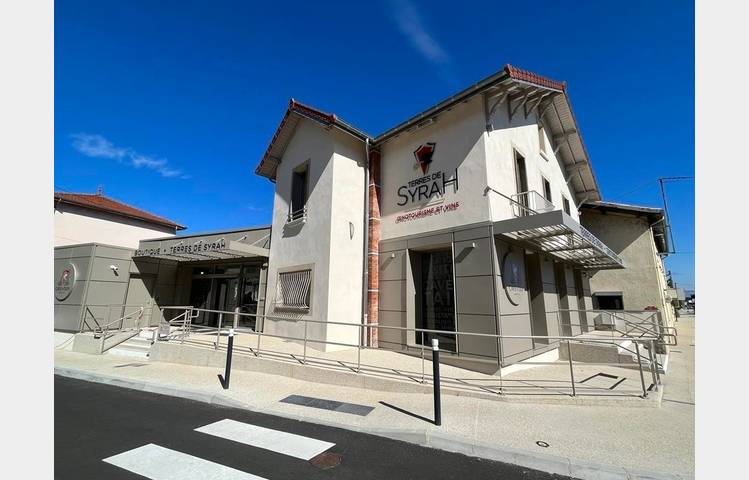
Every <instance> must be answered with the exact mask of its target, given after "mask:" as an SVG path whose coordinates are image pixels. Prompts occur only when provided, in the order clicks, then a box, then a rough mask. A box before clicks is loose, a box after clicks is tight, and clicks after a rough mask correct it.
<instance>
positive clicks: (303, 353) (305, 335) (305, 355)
mask: <svg viewBox="0 0 749 480" xmlns="http://www.w3.org/2000/svg"><path fill="white" fill-rule="evenodd" d="M302 321H303V322H304V348H303V350H302V365H306V364H307V321H306V320H302Z"/></svg>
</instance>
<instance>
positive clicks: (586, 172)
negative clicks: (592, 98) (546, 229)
mask: <svg viewBox="0 0 749 480" xmlns="http://www.w3.org/2000/svg"><path fill="white" fill-rule="evenodd" d="M482 93H486V94H487V97H490V98H491V99H492V101H498V102H505V101H506V102H508V103H509V104H510V108H511V110H514V111H515V112H517V114H525V116H526V117H527V116H528V115H529V114H530V113H531V112H533V111H535V112H537V114H538V115H539V116H540V117H542V118H543V119H544V123H545V125H546V126H547V129H548V131H547V133H548V135H549V137H550V138H551V139H552V142H553V143H554V144H555V145H554V147H555V154H557V156H558V158H560V159H561V161H562V164H563V166H564V168H565V172H564V173H565V176H566V177H567V179H568V181H569V184H570V186H571V188H572V189H573V191H574V192H575V194H576V200H577V201H578V202H584V201H596V200H600V199H601V193H600V190H599V188H598V182H597V181H596V178H595V175H594V173H593V169H592V167H591V164H590V159H589V157H588V152H587V150H586V149H585V145H584V144H583V140H582V136H581V135H580V129H579V128H578V126H577V120H576V119H575V115H574V113H573V112H572V106H571V104H570V101H569V97H568V96H567V84H566V83H565V82H559V81H556V80H552V79H550V78H546V77H543V76H541V75H538V74H536V73H533V72H529V71H527V70H523V69H520V68H517V67H514V66H512V65H509V64H508V65H505V66H504V68H503V69H502V70H500V71H499V72H496V73H494V74H493V75H490V76H488V77H486V78H484V79H483V80H481V81H479V82H477V83H475V84H474V85H471V86H470V87H468V88H466V89H464V90H462V91H461V92H459V93H457V94H455V95H453V96H451V97H448V98H447V99H445V100H443V101H441V102H439V103H437V104H436V105H434V106H432V107H430V108H428V109H426V110H424V111H423V112H421V113H419V114H417V115H414V116H413V117H411V118H409V119H408V120H406V121H404V122H402V123H400V124H398V125H396V126H395V127H393V128H391V129H389V130H387V131H385V132H384V133H382V134H380V135H378V136H377V137H374V138H371V137H369V136H368V135H367V134H365V133H364V132H362V131H361V130H358V129H356V128H354V127H352V126H351V125H349V124H347V123H345V122H342V121H341V120H340V119H338V118H337V117H336V116H335V115H334V114H330V113H325V112H322V111H320V110H317V109H315V108H312V107H310V106H307V105H303V104H301V103H299V102H296V101H295V100H294V99H292V100H291V101H290V102H289V107H288V109H287V110H286V114H285V115H284V117H283V119H282V120H281V123H280V125H279V126H278V129H277V130H276V133H275V135H274V136H273V139H272V140H271V143H270V145H269V146H268V149H267V150H266V152H265V155H263V158H262V159H261V161H260V164H259V165H258V167H257V169H256V170H255V173H257V174H258V175H262V176H264V177H268V178H269V179H271V180H272V181H273V180H275V175H276V168H277V166H278V164H279V163H280V161H281V157H282V156H283V152H284V150H285V148H286V145H288V142H289V141H290V139H291V137H292V135H293V132H294V128H295V127H296V124H297V123H298V121H299V119H301V118H309V119H311V120H313V121H316V122H318V123H321V124H323V125H324V126H326V127H333V126H335V127H338V128H341V129H343V130H346V131H348V132H349V133H352V134H354V135H355V136H358V137H359V138H361V139H362V140H365V139H369V141H370V142H371V143H372V146H373V147H375V148H376V147H377V146H378V145H380V144H382V143H384V142H386V141H388V140H389V139H391V138H394V137H396V136H398V135H400V134H401V133H403V132H407V131H409V130H411V129H413V128H417V127H419V126H420V125H422V124H424V122H429V121H430V119H433V118H435V117H436V116H438V115H439V114H441V113H442V112H444V111H447V110H450V109H452V108H453V107H454V106H455V105H457V104H458V103H461V102H465V101H467V100H468V99H470V98H472V97H473V96H475V95H478V94H482ZM529 107H530V108H529Z"/></svg>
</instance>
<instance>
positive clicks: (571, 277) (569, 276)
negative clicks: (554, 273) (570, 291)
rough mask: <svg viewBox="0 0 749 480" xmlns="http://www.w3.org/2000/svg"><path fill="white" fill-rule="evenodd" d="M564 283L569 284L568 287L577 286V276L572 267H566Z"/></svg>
mask: <svg viewBox="0 0 749 480" xmlns="http://www.w3.org/2000/svg"><path fill="white" fill-rule="evenodd" d="M564 281H565V282H567V286H568V287H574V286H575V274H574V272H573V271H572V269H571V268H570V267H566V266H565V267H564Z"/></svg>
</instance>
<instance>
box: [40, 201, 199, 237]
mask: <svg viewBox="0 0 749 480" xmlns="http://www.w3.org/2000/svg"><path fill="white" fill-rule="evenodd" d="M58 202H63V203H68V204H71V205H78V206H80V207H85V208H90V209H92V210H99V211H102V212H108V213H114V214H117V215H122V216H124V217H130V218H135V219H138V220H143V221H144V222H148V223H154V224H156V225H163V226H165V227H171V228H174V229H175V230H184V229H185V228H187V227H185V226H183V225H180V224H178V223H174V222H172V221H171V220H167V219H166V218H164V217H159V216H157V215H154V214H152V213H149V212H146V211H145V210H141V209H139V208H135V207H132V206H130V205H127V204H125V203H122V202H118V201H117V200H114V199H112V198H109V197H106V196H104V195H98V194H90V193H65V192H55V204H57V203H58Z"/></svg>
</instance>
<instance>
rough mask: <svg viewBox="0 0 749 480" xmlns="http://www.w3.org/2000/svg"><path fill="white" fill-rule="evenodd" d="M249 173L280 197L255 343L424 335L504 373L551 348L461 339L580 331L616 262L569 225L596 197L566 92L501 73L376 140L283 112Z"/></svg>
mask: <svg viewBox="0 0 749 480" xmlns="http://www.w3.org/2000/svg"><path fill="white" fill-rule="evenodd" d="M256 173H257V174H258V175H262V176H265V177H267V178H268V179H269V180H271V181H273V182H275V198H274V208H273V221H272V228H271V246H270V256H269V263H268V289H267V302H266V305H265V314H266V316H267V317H268V323H267V324H266V325H265V327H264V328H265V331H268V332H270V333H274V334H279V335H284V336H294V337H300V336H301V333H302V329H304V328H305V326H304V324H305V323H306V322H300V321H299V320H300V319H309V320H315V321H317V322H320V323H315V324H309V328H311V331H309V332H307V333H306V335H307V337H308V338H311V339H314V340H317V341H319V342H326V343H320V344H317V345H315V347H314V348H321V349H326V350H328V349H336V348H345V346H346V345H356V344H357V342H359V341H360V340H363V341H366V342H367V343H368V344H369V345H371V346H378V347H380V348H390V349H395V350H399V351H409V350H411V349H418V348H419V347H420V345H421V344H423V343H429V342H430V341H431V336H432V335H431V334H427V335H425V336H424V337H423V338H422V337H421V335H415V334H414V332H413V331H412V330H409V329H414V328H421V329H434V330H443V331H450V332H456V335H451V334H444V335H443V334H438V336H437V338H439V340H440V342H441V347H442V348H443V349H444V350H446V351H450V352H453V353H454V354H455V355H456V356H459V357H460V358H463V359H465V360H467V361H468V360H470V361H478V362H489V363H493V364H495V365H496V364H499V363H501V364H510V363H513V362H516V361H519V360H522V359H525V358H528V357H530V356H533V355H536V354H539V353H542V352H544V351H547V350H549V349H552V348H554V345H553V342H551V344H550V342H549V341H548V340H542V339H539V340H531V339H503V340H502V341H501V342H496V341H495V340H494V339H491V338H483V339H482V338H478V337H469V336H465V335H464V336H461V335H459V334H458V333H459V332H475V333H490V334H504V335H518V336H522V335H526V336H530V335H538V336H558V335H560V334H561V335H575V334H579V333H581V332H583V331H587V330H588V329H590V328H592V319H591V318H589V316H588V314H587V313H585V312H583V310H589V309H590V308H592V298H591V295H590V287H589V272H593V271H598V270H602V269H621V268H623V267H624V263H625V262H623V261H622V259H621V258H620V257H619V256H618V255H617V254H616V253H615V252H614V251H613V250H612V249H610V248H609V247H607V246H606V245H605V243H604V242H602V241H601V240H599V239H598V238H596V237H595V236H594V235H593V234H591V233H590V232H589V231H588V230H586V229H585V228H584V227H582V226H581V225H580V221H579V212H578V207H579V205H580V204H582V203H583V202H586V201H597V200H600V199H601V195H600V192H599V189H598V184H597V182H596V178H595V175H594V173H593V169H592V166H591V163H590V159H589V158H588V154H587V152H586V150H585V146H584V144H583V140H582V136H581V134H580V128H579V127H578V125H577V122H576V120H575V116H574V114H573V112H572V107H571V104H570V101H569V97H568V95H567V88H566V84H564V83H561V82H557V81H554V80H550V79H547V78H544V77H541V76H539V75H536V74H534V73H531V72H527V71H524V70H520V69H517V68H515V67H512V66H510V65H507V66H506V67H505V68H504V69H503V70H501V71H500V72H498V73H496V74H494V75H491V76H489V77H487V78H485V79H483V80H481V81H479V82H478V83H476V84H474V85H473V86H471V87H469V88H467V89H465V90H463V91H461V92H459V93H457V94H456V95H453V96H451V97H450V98H448V99H446V100H444V101H442V102H439V103H438V104H437V105H435V106H433V107H431V108H429V109H427V110H425V111H423V112H421V113H419V114H418V115H415V116H414V117H412V118H410V119H408V120H406V121H405V122H403V123H401V124H399V125H397V126H395V127H393V128H391V129H389V130H387V131H386V132H384V133H382V134H380V135H378V136H374V137H373V136H370V135H368V134H366V133H364V132H362V131H361V130H359V129H357V128H355V127H353V126H352V125H351V124H349V123H347V122H344V121H343V120H341V119H340V118H338V117H337V116H336V115H333V114H329V113H325V112H323V111H320V110H317V109H315V108H312V107H310V106H307V105H303V104H301V103H299V102H297V101H295V100H293V99H292V100H291V102H290V104H289V106H288V108H287V111H286V113H285V115H284V117H283V119H282V121H281V123H280V125H279V126H278V128H277V131H276V133H275V135H274V136H273V139H272V141H271V143H270V145H269V147H268V149H267V151H266V152H265V154H264V155H263V157H262V159H261V161H260V163H259V165H258V166H257V169H256ZM560 310H561V311H562V314H561V318H560V315H559V314H558V312H559V311H560ZM331 322H335V323H331ZM362 325H377V326H378V328H369V329H365V328H363V327H362ZM387 327H390V328H389V329H388V328H387ZM360 337H365V338H363V339H361V338H360ZM336 344H338V345H336Z"/></svg>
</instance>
